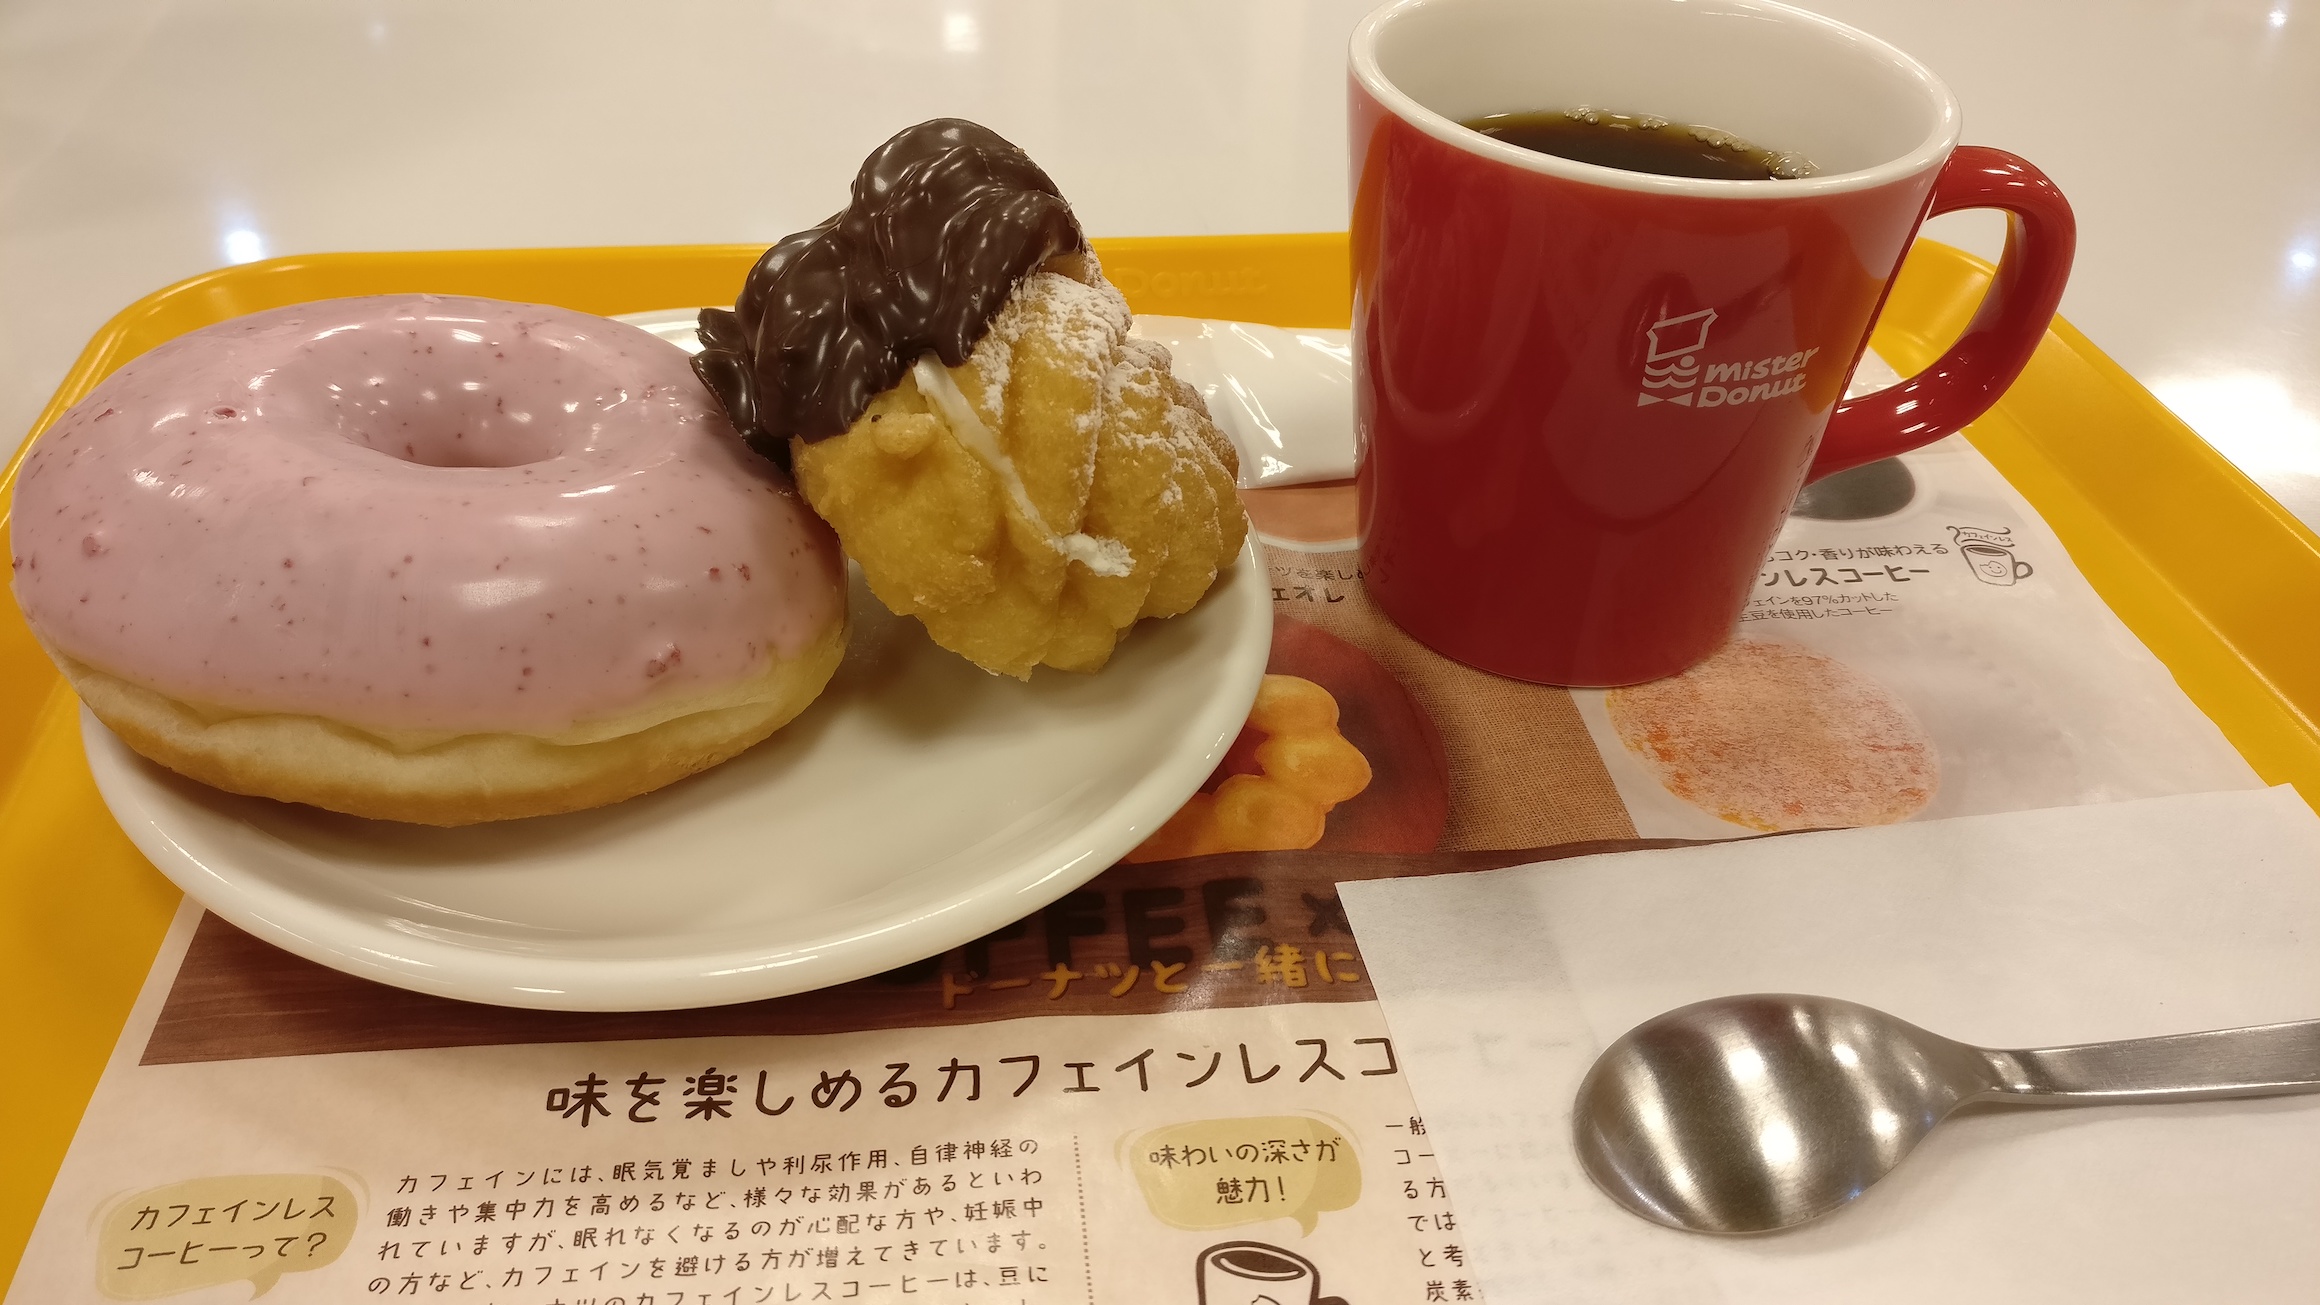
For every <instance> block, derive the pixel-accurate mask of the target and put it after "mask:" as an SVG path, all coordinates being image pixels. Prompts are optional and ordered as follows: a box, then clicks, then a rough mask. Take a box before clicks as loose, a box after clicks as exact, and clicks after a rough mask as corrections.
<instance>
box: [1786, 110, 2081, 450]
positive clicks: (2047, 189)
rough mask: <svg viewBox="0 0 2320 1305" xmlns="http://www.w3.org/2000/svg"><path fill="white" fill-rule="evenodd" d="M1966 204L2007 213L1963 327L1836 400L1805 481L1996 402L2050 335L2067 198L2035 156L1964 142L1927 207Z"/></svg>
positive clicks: (2069, 247) (2074, 229) (1911, 443)
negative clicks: (1916, 365)
mask: <svg viewBox="0 0 2320 1305" xmlns="http://www.w3.org/2000/svg"><path fill="white" fill-rule="evenodd" d="M1966 208H1995V209H2002V210H2004V211H2005V213H2006V252H2005V254H2004V255H2003V256H2001V257H2000V258H1999V260H1998V271H1997V274H1996V275H1995V276H1993V277H1992V278H1991V279H1990V288H1989V291H1988V293H1986V294H1985V295H1983V297H1982V306H1981V307H1980V308H1978V309H1976V310H1975V312H1974V319H1973V321H1971V322H1969V323H1968V324H1967V325H1966V331H1965V334H1964V335H1961V336H1959V337H1958V340H1957V343H1956V344H1953V345H1951V346H1950V347H1949V352H1947V353H1945V354H1943V355H1942V356H1941V357H1939V358H1936V359H1935V360H1934V361H1933V364H1932V365H1931V366H1929V367H1927V368H1926V369H1925V370H1924V371H1921V372H1919V373H1918V374H1917V375H1915V376H1912V377H1910V378H1909V379H1908V380H1905V381H1903V382H1901V383H1900V384H1898V385H1892V386H1888V387H1886V388H1885V389H1882V390H1879V391H1877V392H1876V393H1874V394H1864V395H1862V396H1861V397H1860V398H1857V399H1848V400H1846V401H1844V402H1842V403H1839V404H1838V405H1837V410H1836V412H1835V413H1834V414H1833V415H1831V416H1830V418H1829V426H1828V431H1827V433H1826V434H1824V435H1823V436H1822V437H1821V446H1820V451H1819V452H1818V453H1816V454H1814V455H1813V460H1812V467H1811V468H1810V469H1809V470H1808V471H1807V472H1806V473H1805V483H1806V484H1808V485H1809V484H1811V483H1812V482H1814V481H1816V480H1819V479H1821V478H1822V477H1823V476H1831V475H1835V474H1836V473H1837V472H1840V471H1845V470H1849V469H1850V468H1853V467H1858V466H1860V465H1862V464H1863V463H1868V462H1875V461H1877V460H1878V459H1880V458H1890V457H1892V456H1893V455H1894V454H1897V453H1906V452H1908V451H1909V450H1911V449H1914V448H1917V447H1919V446H1921V445H1925V444H1931V443H1932V442H1934V441H1935V440H1937V439H1940V438H1941V437H1942V436H1944V435H1948V434H1951V433H1952V432H1955V431H1957V430H1959V429H1961V428H1963V427H1964V426H1965V424H1966V423H1967V422H1970V421H1972V420H1973V419H1974V418H1976V417H1979V416H1981V415H1982V414H1983V413H1984V412H1987V411H1989V408H1990V405H1991V404H1993V403H1996V402H1997V401H1998V396H1999V395H2001V394H2004V393H2005V392H2006V387H2007V386H2009V385H2012V384H2013V383H2014V378H2015V377H2017V376H2019V375H2021V374H2022V369H2023V368H2024V367H2025V366H2028V365H2029V362H2030V355H2031V354H2032V353H2033V352H2035V351H2036V350H2037V348H2038V342H2039V341H2040V340H2041V339H2044V338H2045V336H2046V327H2047V325H2048V323H2050V322H2052V321H2053V320H2054V310H2055V309H2056V308H2057V307H2058V306H2059V305H2060V304H2061V303H2062V285H2063V282H2064V281H2066V280H2068V279H2069V277H2070V259H2071V255H2072V254H2073V253H2074V252H2075V251H2076V249H2077V247H2078V222H2077V219H2075V218H2074V217H2072V216H2071V212H2070V201H2068V200H2066V199H2064V198H2063V197H2062V192H2061V190H2059V189H2057V188H2056V187H2055V185H2054V183H2053V182H2052V181H2051V180H2049V179H2048V178H2047V176H2046V174H2045V173H2043V172H2040V171H2039V170H2038V169H2037V168H2036V167H2035V166H2033V165H2032V164H2031V163H2030V162H2029V161H2028V160H2026V159H2023V158H2020V157H2018V156H2016V155H2012V154H2008V153H2007V152H2006V151H2004V150H1997V149H1991V148H1989V147H1987V146H1983V145H1960V146H1959V147H1958V148H1957V149H1956V150H1954V151H1953V152H1951V154H1950V156H1949V161H1948V162H1947V163H1945V164H1943V165H1942V169H1941V175H1940V176H1938V177H1936V178H1935V179H1934V183H1933V199H1932V201H1931V203H1930V204H1929V205H1928V206H1927V208H1926V212H1925V215H1926V216H1927V217H1937V216H1939V215H1941V214H1943V213H1953V212H1956V211H1957V210H1959V209H1966Z"/></svg>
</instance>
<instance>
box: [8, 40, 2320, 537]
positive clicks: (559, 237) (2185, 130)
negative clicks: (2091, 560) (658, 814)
mask: <svg viewBox="0 0 2320 1305" xmlns="http://www.w3.org/2000/svg"><path fill="white" fill-rule="evenodd" d="M1815 3H1816V4H1817V7H1818V8H1820V9H1821V10H1823V11H1824V12H1826V13H1829V14H1831V15H1832V16H1834V17H1837V18H1840V19H1842V20H1845V21H1847V22H1851V23H1853V24H1855V25H1857V26H1860V27H1863V28H1865V29H1867V30H1869V31H1871V32H1873V33H1876V34H1877V35H1879V36H1882V37H1885V38H1886V39H1888V40H1890V41H1892V42H1894V43H1895V44H1897V45H1899V46H1901V47H1902V48H1904V49H1907V50H1909V51H1911V52H1913V53H1915V54H1916V55H1918V56H1919V57H1920V58H1922V59H1923V60H1925V61H1926V62H1927V63H1928V64H1929V65H1931V66H1932V67H1933V69H1934V70H1935V71H1936V72H1938V73H1940V74H1941V75H1942V76H1943V77H1945V78H1946V79H1948V80H1949V82H1950V83H1951V85H1952V86H1953V87H1954V88H1955V89H1956V91H1957V93H1958V96H1959V98H1960V99H1961V101H1962V102H1963V103H1964V105H1965V109H1966V122H1967V129H1966V138H1967V139H1968V140H1970V141H1976V142H1982V143H1987V144H1993V145H1999V146H2003V147H2005V148H2008V149H2012V150H2015V151H2016V152H2018V153H2021V154H2024V155H2026V156H2028V157H2029V158H2031V159H2032V160H2034V161H2035V162H2037V163H2039V164H2040V165H2041V166H2043V167H2044V168H2045V169H2046V170H2047V171H2048V172H2049V173H2051V174H2052V175H2053V176H2054V178H2055V179H2056V180H2057V181H2058V182H2059V183H2060V184H2061V186H2062V188H2063V190H2064V191H2065V192H2066V193H2068V194H2069V195H2070V197H2071V199H2072V201H2073V203H2074V204H2075V205H2076V208H2077V211H2078V215H2079V223H2080V245H2079V256H2078V265H2077V269H2076V272H2075V274H2074V276H2073V278H2072V281H2071V286H2070V291H2069V294H2068V295H2067V297H2066V298H2065V299H2064V302H2063V311H2064V313H2065V314H2066V315H2068V316H2069V317H2070V318H2071V320H2072V321H2074V322H2076V323H2077V324H2078V325H2079V326H2080V327H2081V328H2082V329H2083V330H2085V331H2086V332H2087V334H2088V335H2089V336H2091V337H2092V338H2093V339H2094V341H2095V342H2096V343H2097V344H2098V345H2100V346H2101V347H2102V348H2104V349H2105V350H2107V351H2108V352H2110V354H2111V355H2112V356H2113V357H2115V358H2117V359H2118V360H2119V361H2120V362H2122V363H2123V364H2125V366H2126V367H2127V368H2128V369H2129V370H2130V371H2132V372H2133V373H2134V374H2135V375H2136V376H2138V377H2139V378H2141V379H2142V380H2143V381H2144V382H2145V383H2146V384H2148V385H2149V386H2151V387H2152V389H2153V390H2155V391H2156V392H2157V393H2159V394H2160V395H2161V397H2162V398H2164V399H2166V400H2167V401H2168V402H2169V403H2171V404H2172V405H2174V407H2175V408H2176V410H2177V411H2178V412H2179V413H2181V414H2182V415H2183V416H2184V417H2185V418H2186V419H2188V420H2189V421H2190V422H2191V424H2192V425H2193V426H2194V427H2195V428H2197V429H2198V430H2199V431H2200V432H2201V433H2202V434H2203V435H2205V436H2206V437H2207V438H2208V439H2209V440H2211V441H2212V442H2214V443H2215V444H2216V445H2218V446H2219V447H2220V448H2222V449H2223V450H2224V451H2225V452H2226V453H2227V454H2229V455H2230V456H2231V457H2232V458H2234V459H2235V460H2236V461H2238V463H2239V464H2240V465H2241V466H2242V467H2244V468H2246V469H2247V470H2248V471H2249V472H2250V473H2251V474H2252V475H2254V476H2255V478H2256V479H2257V480H2259V481H2260V482H2262V483H2263V484H2264V485H2265V486H2267V487H2268V488H2269V489H2270V490H2271V491H2272V492H2273V493H2274V494H2275V495H2277V496H2278V497H2279V498H2280V499H2281V500H2282V501H2284V502H2285V503H2287V504H2288V505H2289V506H2290V507H2291V508H2293V509H2295V510H2296V511H2297V512H2298V513H2299V514H2300V515H2301V516H2302V517H2303V518H2304V520H2306V521H2307V522H2311V523H2315V524H2320V0H2171V2H2170V0H2109V2H2108V3H2096V2H2095V0H1942V2H1939V3H1937V2H1936V0H1815ZM1368 7H1369V0H1199V2H1197V3H1195V2H1181V3H1161V2H1160V0H1151V2H1148V3H1141V4H1134V3H1089V2H1085V0H1082V2H1077V3H1063V2H1061V0H923V2H919V3H903V2H890V3H857V2H852V0H849V2H847V3H837V2H835V0H827V2H826V0H794V2H786V3H781V2H773V0H672V2H670V3H657V4H647V3H642V2H641V0H631V2H630V3H625V4H623V3H611V2H609V0H557V2H556V3H547V2H546V0H495V2H494V3H491V4H473V3H459V2H456V0H432V2H425V3H421V2H416V0H414V2H412V3H389V2H388V0H343V2H337V0H241V2H239V3H235V2H233V0H210V2H208V3H190V2H187V0H103V2H102V3H87V2H86V0H9V3H7V4H6V5H4V6H0V305H4V307H5V312H4V313H0V445H4V444H6V443H8V442H10V441H12V440H13V439H14V438H16V437H17V435H18V433H20V432H22V431H24V430H26V429H27V428H28V427H29V426H30V424H31V421H32V419H33V417H34V415H35V414H36V413H37V411H38V409H39V407H40V405H41V403H42V402H43V401H44V400H45V399H46V398H47V396H48V395H49V393H50V392H51V391H52V390H53V389H54V387H55V386H56V384H57V382H58V381H59V380H60V379H61V378H62V377H63V375H64V372H65V370H66V369H67V368H68V367H69V366H70V365H71V362H72V360H73V358H74V356H75V355H76V353H77V352H78V350H79V349H80V347H81V345H82V344H83V343H84V342H85V341H86V340H87V339H88V337H89V336H90V334H91V333H93V332H94V331H95V330H96V329H97V328H98V327H99V326H100V325H101V324H102V323H103V322H104V321H105V319H106V318H107V317H109V316H110V315H111V314H112V313H113V312H114V311H116V310H117V309H119V308H120V307H122V306H123V305H126V304H128V303H129V302H131V301H133V300H135V299H137V298H139V297H140V296H142V295H144V294H146V293H148V292H150V291H152V290H155V289H157V288H159V287H161V286H163V285H166V284H168V283H170V282H172V281H176V280H178V279H180V278H182V277H186V276H189V275H192V274H194V273H196V272H200V271H203V270H205V269H208V268H211V267H215V266H219V265H221V264H224V263H227V262H234V261H246V260H248V259H251V258H258V257H267V256H273V255H278V254H289V253H311V252H319V251H328V250H357V249H420V248H463V247H464V248H472V247H489V246H513V245H618V244H660V243H685V242H708V241H762V242H768V243H770V242H771V241H772V240H774V239H776V238H778V237H779V236H781V235H783V234H785V233H786V232H788V231H790V230H793V229H795V228H797V227H800V226H804V225H806V224H808V223H811V222H813V221H815V220H818V219H819V218H821V217H822V216H824V215H825V214H827V213H828V212H830V211H831V210H833V209H835V208H836V207H837V206H838V205H839V204H840V203H841V202H842V199H843V195H844V192H845V186H846V183H847V181H848V180H849V178H850V177H851V175H852V173H853V170H854V168H855V166H856V165H857V164H858V163H859V161H860V159H861V157H862V156H863V154H865V153H866V152H867V151H868V150H869V149H870V148H871V147H872V146H874V145H876V144H877V143H878V142H879V141H880V140H882V139H884V138H885V137H886V136H887V135H888V134H889V133H891V132H892V131H894V130H895V129H897V128H899V127H901V126H904V125H907V124H909V123H911V122H915V121H918V120H920V119H922V118H928V117H934V116H937V115H943V114H952V115H958V116H964V117H971V118H975V119H978V120H980V121H983V122H985V123H988V124H989V125H991V126H993V127H994V128H997V129H998V130H999V131H1001V132H1002V133H1004V134H1006V135H1008V136H1010V137H1012V138H1013V139H1014V140H1016V141H1017V142H1018V143H1020V144H1021V145H1023V146H1024V147H1025V148H1026V149H1027V150H1029V151H1030V152H1031V154H1032V156H1033V157H1034V158H1036V159H1037V160H1039V162H1040V163H1041V164H1042V165H1043V166H1045V167H1046V169H1047V170H1048V171H1049V172H1050V173H1051V174H1052V175H1053V176H1054V177H1055V178H1056V180H1057V182H1058V183H1059V184H1060V185H1061V186H1062V188H1063V189H1064V191H1065V193H1066V194H1067V195H1069V196H1070V198H1071V200H1072V202H1073V204H1074V206H1075V207H1076V208H1077V210H1078V211H1079V213H1080V215H1081V218H1082V220H1083V222H1084V223H1085V225H1086V226H1087V228H1088V229H1089V230H1090V231H1092V232H1094V233H1095V234H1098V235H1168V234H1195V233H1210V232H1236V231H1305V230H1323V229H1342V228H1343V226H1344V225H1345V216H1346V188H1345V162H1344V144H1343V132H1344V100H1345V94H1344V87H1343V64H1344V47H1345V39H1346V35H1347V33H1348V32H1349V31H1350V29H1351V28H1352V25H1353V23H1354V21H1355V20H1356V19H1357V18H1358V17H1359V16H1360V14H1361V13H1362V12H1363V11H1364V10H1366V9H1367V8H1368ZM1933 233H1934V234H1935V235H1937V236H1940V237H1942V238H1945V239H1949V240H1952V241H1955V242H1957V243H1961V244H1964V245H1966V246H1967V247H1969V248H1973V249H1976V250H1977V251H1979V252H1983V253H1985V254H1994V253H1995V252H1996V247H1997V244H1998V243H1999V239H2000V227H1999V226H1998V224H1997V222H1996V221H1995V220H1994V219H1991V218H1989V217H1988V216H1987V215H1979V216H1977V215H1963V216H1960V217H1956V218H1945V219H1941V220H1939V221H1938V222H1937V224H1936V225H1935V226H1934V228H1933Z"/></svg>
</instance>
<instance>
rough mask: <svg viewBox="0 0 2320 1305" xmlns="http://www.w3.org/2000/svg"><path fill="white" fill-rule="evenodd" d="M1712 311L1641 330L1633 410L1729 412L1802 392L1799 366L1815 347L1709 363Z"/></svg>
mask: <svg viewBox="0 0 2320 1305" xmlns="http://www.w3.org/2000/svg"><path fill="white" fill-rule="evenodd" d="M1715 324H1716V310H1715V309H1713V308H1702V309H1700V310H1699V311H1697V312H1691V313H1679V314H1677V315H1675V316H1672V317H1663V318H1661V319H1659V320H1658V321H1656V322H1653V323H1652V324H1651V325H1650V326H1647V327H1645V328H1644V331H1643V334H1644V354H1643V376H1642V378H1641V379H1642V385H1641V387H1640V388H1638V389H1637V390H1636V392H1635V406H1636V407H1638V408H1642V407H1648V406H1650V405H1651V404H1654V403H1672V404H1675V405H1676V406H1678V407H1683V408H1729V407H1736V406H1738V405H1740V404H1744V403H1759V402H1762V401H1763V400H1765V399H1777V398H1779V397H1781V396H1782V395H1786V394H1794V393H1796V392H1797V391H1799V390H1802V389H1803V388H1804V374H1805V372H1804V369H1805V364H1807V363H1809V362H1811V361H1812V359H1813V355H1814V354H1817V353H1819V352H1820V348H1819V346H1817V345H1816V346H1815V347H1813V348H1810V349H1799V350H1796V351H1795V352H1793V353H1787V354H1773V355H1770V356H1768V357H1764V358H1749V359H1744V360H1739V361H1722V362H1710V361H1706V360H1705V359H1704V358H1703V355H1704V354H1705V353H1706V352H1707V349H1708V331H1709V328H1711V327H1713V326H1714V325H1715Z"/></svg>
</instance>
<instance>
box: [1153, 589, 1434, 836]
mask: <svg viewBox="0 0 2320 1305" xmlns="http://www.w3.org/2000/svg"><path fill="white" fill-rule="evenodd" d="M1270 670H1271V673H1270V674H1268V675H1266V676H1265V679H1264V683H1263V685H1262V686H1261V687H1260V688H1259V690H1258V693H1257V701H1256V704H1255V706H1253V707H1252V708H1251V709H1250V712H1249V720H1248V724H1247V726H1246V727H1244V728H1243V729H1242V730H1241V734H1240V737H1239V738H1238V739H1237V740H1235V741H1234V743H1233V746H1232V748H1231V749H1230V750H1229V751H1227V752H1226V753H1225V757H1224V760H1223V761H1222V762H1221V763H1219V764H1218V766H1217V768H1216V771H1215V773H1214V774H1212V775H1211V776H1210V777H1209V780H1208V782H1207V783H1206V784H1204V785H1203V786H1202V788H1201V791H1200V792H1199V793H1196V794H1194V795H1193V796H1192V797H1191V799H1189V800H1188V801H1187V802H1186V803H1185V805H1184V806H1183V808H1182V809H1180V810H1179V811H1178V812H1177V813H1176V814H1175V815H1174V816H1172V817H1170V818H1169V820H1168V822H1167V823H1166V824H1164V825H1162V826H1161V827H1160V828H1159V829H1158V830H1155V831H1154V832H1153V834H1152V836H1151V837H1150V838H1148V839H1146V840H1145V841H1144V843H1143V844H1142V846H1140V847H1138V848H1137V849H1136V850H1135V851H1133V852H1131V853H1129V854H1128V856H1127V858H1126V859H1127V860H1128V861H1130V862H1146V861H1166V860H1172V859H1174V858H1177V857H1185V856H1204V855H1208V854H1210V853H1215V852H1259V851H1284V850H1297V849H1303V848H1311V847H1325V848H1335V849H1341V850H1347V851H1368V852H1423V851H1431V850H1432V849H1433V848H1434V847H1435V845H1436V844H1437V843H1439V842H1440V841H1441V837H1442V830H1443V828H1444V826H1445V825H1446V824H1447V823H1448V819H1449V807H1450V798H1449V782H1448V767H1447V764H1446V763H1445V762H1444V760H1443V756H1442V743H1441V740H1440V738H1439V737H1438V736H1437V735H1436V734H1435V732H1434V727H1433V723H1432V722H1431V721H1430V720H1428V719H1427V717H1426V715H1425V713H1424V712H1423V711H1422V710H1421V709H1420V708H1419V707H1418V705H1417V704H1416V702H1415V701H1413V700H1412V699H1411V697H1410V695H1409V693H1408V692H1407V691H1406V690H1404V689H1403V688H1402V686H1401V683H1400V682H1399V681H1398V680H1396V679H1395V678H1394V677H1393V675H1392V674H1391V673H1389V672H1388V671H1387V670H1386V669H1385V668H1384V667H1382V666H1380V665H1378V664H1377V662H1376V661H1375V660H1374V659H1372V658H1371V657H1370V656H1369V654H1367V653H1365V652H1363V651H1362V650H1361V649H1359V648H1356V647H1355V646H1353V645H1352V644H1350V643H1347V642H1345V641H1344V640H1342V639H1339V638H1338V637H1337V636H1335V635H1333V634H1330V633H1328V632H1327V631H1324V630H1321V629H1319V628H1317V627H1315V626H1312V625H1308V624H1306V623H1305V622H1302V621H1298V620H1294V619H1291V618H1286V617H1283V618H1278V619H1276V621H1275V623H1274V629H1273V655H1272V659H1271V662H1270Z"/></svg>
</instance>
